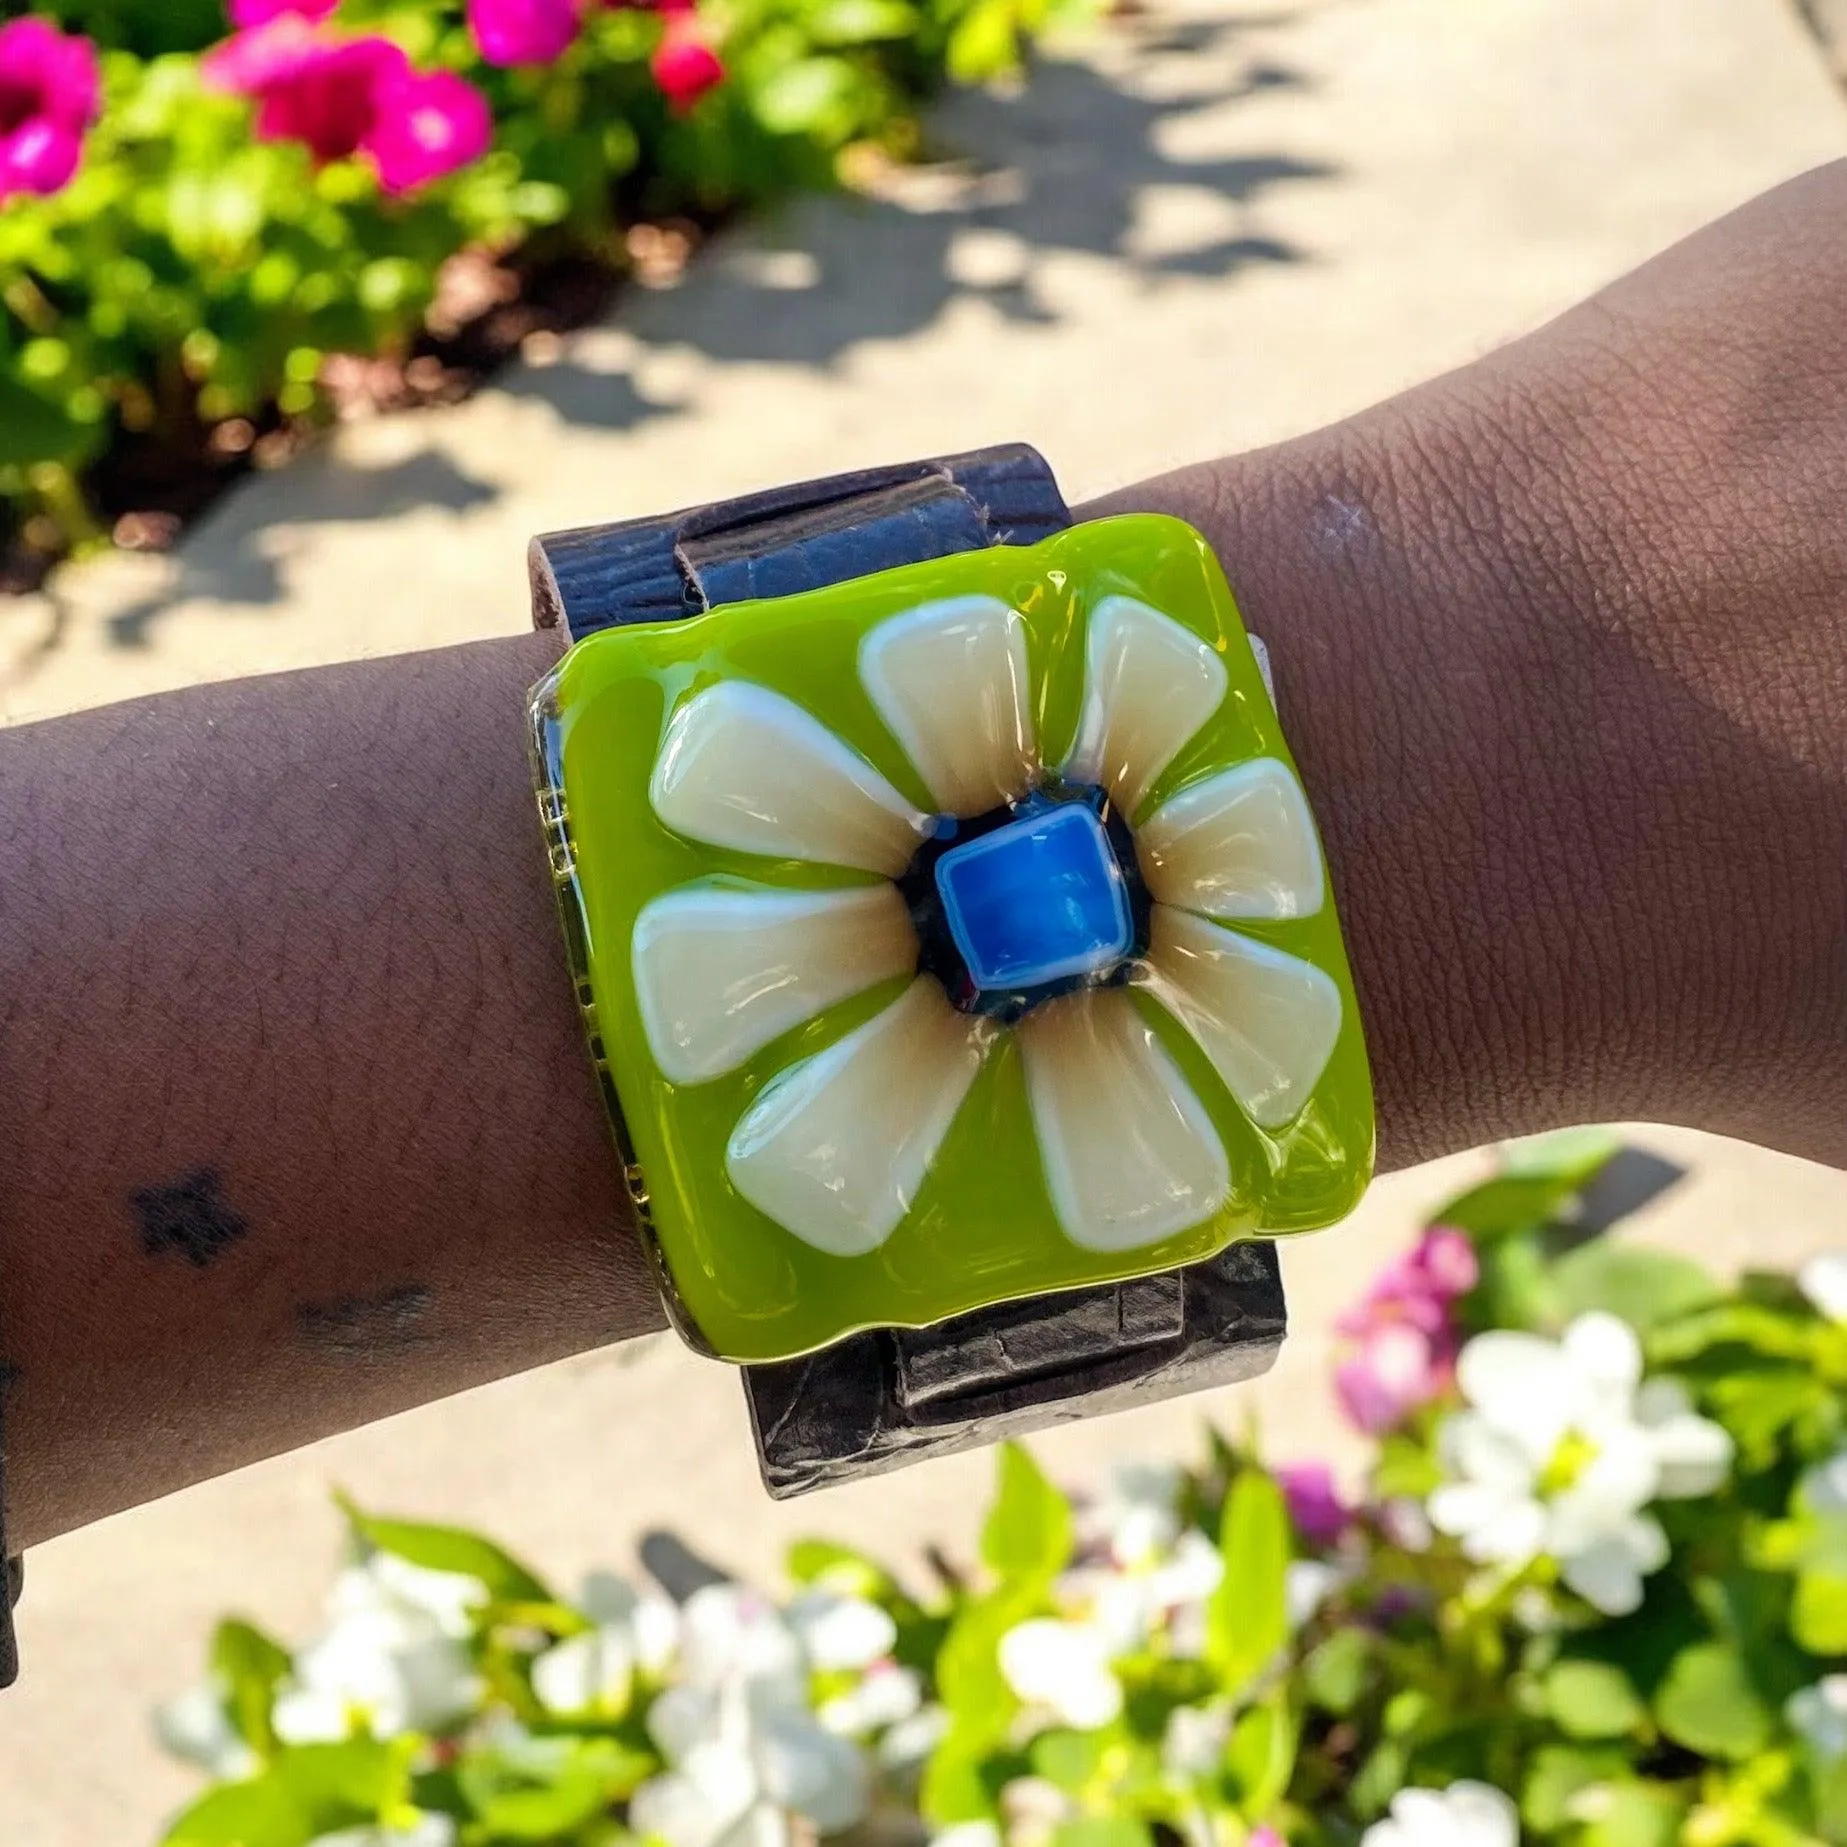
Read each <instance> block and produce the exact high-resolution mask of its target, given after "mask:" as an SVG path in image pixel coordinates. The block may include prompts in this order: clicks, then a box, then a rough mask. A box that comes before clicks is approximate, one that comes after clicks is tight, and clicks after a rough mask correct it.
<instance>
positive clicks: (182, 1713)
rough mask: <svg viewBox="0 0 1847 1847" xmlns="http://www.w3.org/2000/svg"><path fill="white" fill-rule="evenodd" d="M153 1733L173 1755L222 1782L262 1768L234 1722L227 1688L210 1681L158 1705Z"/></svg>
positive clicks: (251, 1774) (231, 1780) (254, 1772)
mask: <svg viewBox="0 0 1847 1847" xmlns="http://www.w3.org/2000/svg"><path fill="white" fill-rule="evenodd" d="M154 1735H155V1736H156V1737H157V1738H158V1739H159V1740H160V1742H161V1745H162V1747H163V1748H164V1749H165V1750H166V1751H168V1752H169V1753H170V1754H171V1755H172V1756H174V1757H177V1758H179V1759H180V1760H181V1761H182V1762H184V1763H189V1764H196V1765H197V1766H198V1767H199V1768H200V1769H201V1770H203V1771H204V1772H205V1773H206V1774H207V1775H208V1776H213V1777H216V1778H218V1779H219V1780H220V1781H221V1782H235V1781H237V1780H238V1779H240V1778H242V1777H247V1776H254V1775H255V1774H256V1772H257V1769H258V1767H259V1760H258V1758H257V1754H256V1752H254V1751H253V1750H252V1749H251V1748H250V1746H249V1745H248V1744H246V1743H245V1742H244V1738H243V1735H242V1734H241V1733H240V1732H239V1731H238V1729H237V1728H236V1726H234V1725H233V1724H232V1723H231V1715H230V1713H229V1712H228V1711H226V1709H225V1696H224V1690H223V1689H222V1688H221V1687H218V1686H216V1685H213V1684H211V1683H210V1682H207V1683H205V1684H203V1685H201V1686H197V1687H190V1688H188V1689H187V1691H186V1692H184V1693H182V1694H180V1695H179V1697H178V1698H177V1699H171V1700H169V1701H168V1702H167V1703H166V1704H165V1705H164V1706H161V1707H159V1708H157V1709H156V1711H155V1713H154Z"/></svg>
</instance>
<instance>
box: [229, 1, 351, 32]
mask: <svg viewBox="0 0 1847 1847" xmlns="http://www.w3.org/2000/svg"><path fill="white" fill-rule="evenodd" d="M339 4H340V0H227V4H226V8H225V10H226V12H228V13H229V14H230V16H231V23H232V25H234V26H236V27H237V28H238V29H239V30H240V31H247V30H248V29H249V28H251V27H252V26H266V25H268V24H269V22H270V21H271V20H272V19H285V18H295V19H306V20H322V19H325V18H326V17H327V15H328V14H329V13H331V12H332V11H333V10H334V8H335V7H337V6H338V5H339Z"/></svg>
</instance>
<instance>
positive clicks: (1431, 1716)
mask: <svg viewBox="0 0 1847 1847" xmlns="http://www.w3.org/2000/svg"><path fill="white" fill-rule="evenodd" d="M1611 1154H1612V1145H1611V1144H1610V1143H1609V1142H1608V1141H1607V1140H1605V1139H1604V1138H1601V1137H1587V1136H1583V1135H1574V1136H1571V1137H1564V1138H1557V1139H1554V1140H1551V1141H1548V1142H1546V1143H1543V1144H1537V1145H1532V1146H1529V1147H1527V1148H1524V1149H1519V1150H1516V1151H1514V1153H1513V1154H1512V1155H1511V1156H1510V1158H1509V1161H1508V1164H1507V1167H1506V1170H1505V1171H1504V1172H1503V1173H1502V1174H1501V1175H1500V1176H1499V1177H1498V1178H1496V1179H1494V1180H1492V1181H1490V1182H1489V1183H1487V1184H1486V1185H1484V1186H1481V1187H1478V1188H1476V1189H1474V1190H1473V1191H1472V1192H1470V1193H1468V1194H1466V1195H1464V1196H1463V1197H1462V1198H1460V1199H1458V1200H1455V1201H1453V1202H1452V1203H1451V1204H1450V1206H1449V1207H1448V1208H1446V1209H1445V1211H1444V1212H1443V1213H1441V1214H1440V1215H1439V1219H1438V1222H1437V1223H1436V1224H1435V1225H1433V1226H1432V1227H1430V1228H1429V1229H1427V1230H1426V1231H1425V1232H1424V1233H1423V1235H1422V1236H1421V1238H1420V1239H1419V1241H1418V1242H1417V1244H1416V1246H1415V1248H1414V1249H1413V1250H1412V1251H1411V1252H1410V1253H1409V1254H1408V1255H1407V1256H1406V1257H1404V1258H1402V1259H1401V1260H1399V1261H1398V1262H1396V1263H1394V1264H1393V1265H1392V1266H1391V1267H1390V1268H1389V1269H1388V1270H1387V1271H1386V1273H1385V1274H1384V1275H1383V1276H1381V1277H1380V1278H1379V1279H1378V1280H1377V1281H1376V1282H1375V1283H1374V1285H1373V1287H1372V1288H1371V1289H1370V1290H1369V1291H1368V1292H1367V1294H1366V1296H1365V1297H1364V1299H1363V1300H1362V1302H1361V1303H1360V1304H1359V1305H1358V1306H1357V1307H1356V1309H1355V1310H1354V1312H1353V1314H1352V1315H1351V1316H1350V1317H1349V1318H1348V1320H1347V1321H1346V1322H1345V1323H1344V1324H1343V1325H1344V1329H1345V1332H1346V1334H1347V1336H1348V1338H1349V1339H1350V1341H1351V1342H1352V1352H1351V1354H1350V1355H1349V1356H1348V1357H1347V1358H1346V1359H1345V1360H1344V1361H1343V1362H1342V1365H1341V1368H1340V1372H1339V1375H1338V1381H1339V1391H1340V1396H1341V1398H1342V1401H1343V1402H1344V1403H1345V1404H1346V1405H1347V1407H1348V1408H1349V1410H1350V1412H1351V1413H1352V1414H1353V1415H1354V1417H1355V1418H1356V1420H1357V1422H1358V1423H1359V1425H1360V1426H1361V1428H1363V1429H1364V1430H1365V1431H1367V1432H1368V1433H1369V1434H1370V1435H1371V1436H1372V1437H1373V1439H1374V1449H1373V1453H1372V1457H1371V1462H1370V1465H1369V1467H1368V1469H1367V1471H1366V1474H1365V1481H1364V1487H1363V1491H1362V1492H1360V1493H1359V1494H1357V1495H1354V1496H1352V1497H1351V1498H1349V1497H1348V1496H1347V1495H1345V1494H1344V1493H1343V1492H1342V1490H1341V1488H1340V1487H1339V1486H1338V1485H1337V1484H1336V1482H1335V1480H1334V1477H1333V1476H1332V1475H1331V1474H1330V1472H1329V1471H1328V1470H1327V1469H1326V1467H1325V1466H1323V1465H1322V1464H1320V1463H1318V1462H1316V1461H1312V1460H1311V1461H1297V1462H1293V1463H1285V1464H1280V1465H1266V1464H1265V1463H1264V1462H1263V1461H1261V1460H1260V1459H1259V1456H1258V1454H1257V1452H1256V1450H1255V1448H1254V1447H1252V1446H1251V1445H1248V1444H1232V1443H1230V1442H1228V1441H1226V1440H1225V1439H1224V1438H1222V1437H1221V1436H1219V1435H1217V1434H1213V1435H1212V1436H1211V1437H1210V1453H1209V1455H1208V1456H1207V1458H1206V1460H1205V1462H1204V1463H1203V1464H1202V1465H1201V1466H1200V1467H1198V1468H1197V1469H1194V1470H1191V1471H1182V1470H1180V1469H1177V1468H1167V1467H1162V1466H1154V1465H1140V1466H1133V1467H1127V1468H1124V1469H1122V1470H1120V1471H1119V1472H1118V1474H1117V1477H1116V1480H1115V1484H1114V1486H1113V1487H1112V1488H1111V1489H1110V1491H1109V1492H1108V1493H1107V1494H1106V1495H1105V1496H1103V1497H1102V1498H1101V1499H1099V1500H1098V1501H1096V1502H1095V1503H1093V1504H1088V1505H1080V1506H1077V1507H1074V1506H1073V1505H1072V1504H1071V1502H1070V1501H1068V1500H1067V1499H1066V1497H1065V1496H1064V1495H1063V1494H1061V1493H1060V1492H1059V1491H1058V1490H1057V1489H1056V1488H1055V1487H1054V1486H1053V1485H1052V1484H1051V1483H1050V1482H1049V1481H1047V1480H1046V1478H1045V1477H1044V1476H1043V1475H1042V1474H1041V1473H1040V1471H1039V1470H1038V1468H1037V1467H1036V1466H1035V1465H1034V1463H1033V1462H1032V1460H1031V1458H1030V1457H1029V1455H1028V1454H1027V1452H1026V1451H1024V1450H1022V1449H1019V1448H1017V1447H1008V1448H1004V1449H1002V1450H1001V1451H1000V1452H999V1458H998V1486H997V1492H996V1496H995V1500H994V1503H993V1506H992V1508H991V1510H990V1512H989V1514H988V1516H987V1521H986V1525H985V1527H984V1529H983V1533H982V1539H981V1557H980V1561H979V1564H978V1565H976V1566H974V1567H972V1568H970V1569H969V1570H967V1571H962V1570H959V1569H953V1568H950V1567H948V1566H947V1565H945V1566H943V1567H941V1568H940V1570H939V1581H938V1582H937V1583H936V1584H935V1585H934V1586H933V1587H932V1588H931V1589H930V1590H928V1591H927V1592H919V1591H916V1590H914V1589H912V1588H907V1587H906V1586H904V1585H902V1584H900V1582H899V1581H898V1580H897V1579H896V1578H895V1577H894V1576H893V1575H892V1574H891V1573H890V1572H889V1571H888V1570H887V1569H886V1568H885V1567H884V1566H883V1565H882V1564H881V1563H880V1562H878V1561H877V1560H874V1559H871V1558H867V1557H865V1556H862V1555H861V1554H859V1553H857V1552H854V1551H851V1550H849V1549H847V1548H845V1547H843V1546H840V1545H836V1544H833V1543H831V1542H829V1541H826V1540H811V1541H807V1542H804V1543H802V1544H800V1545H797V1546H796V1547H795V1548H794V1549H793V1551H792V1553H791V1555H790V1559H789V1572H790V1577H791V1579H792V1580H793V1583H794V1586H795V1589H794V1593H793V1595H792V1596H790V1597H789V1598H787V1599H786V1600H783V1601H777V1600H775V1599H773V1598H772V1597H770V1596H769V1595H767V1594H765V1593H763V1592H760V1591H757V1590H753V1589H750V1588H747V1587H744V1586H740V1585H735V1584H718V1585H713V1586H711V1587H708V1588H705V1589H701V1590H698V1591H696V1592H695V1593H694V1594H693V1595H692V1596H691V1597H689V1598H688V1599H687V1600H686V1601H685V1602H684V1603H683V1604H678V1605H676V1604H675V1603H673V1602H672V1601H670V1600H669V1599H668V1598H667V1597H665V1596H664V1595H662V1594H661V1593H660V1592H658V1591H655V1590H647V1589H642V1590H638V1589H636V1588H634V1587H633V1586H631V1585H629V1584H627V1583H625V1582H623V1581H621V1580H619V1579H617V1578H614V1577H610V1576H607V1575H603V1574H597V1575H595V1576H593V1577H592V1578H591V1579H590V1580H589V1581H588V1582H587V1583H586V1584H585V1585H584V1586H583V1588H582V1590H581V1591H580V1592H579V1594H578V1595H576V1596H575V1597H572V1598H568V1599H567V1598H564V1597H562V1596H560V1595H559V1594H558V1593H557V1592H556V1591H555V1590H553V1589H552V1588H551V1587H549V1586H547V1585H546V1584H545V1583H543V1582H542V1581H541V1580H540V1579H539V1578H538V1577H537V1576H536V1575H535V1574H534V1573H533V1572H532V1571H531V1570H530V1569H529V1568H528V1567H526V1566H525V1565H523V1564H521V1563H519V1562H518V1561H517V1560H515V1559H513V1558H511V1557H510V1556H509V1555H508V1554H506V1553H505V1552H503V1551H501V1550H500V1549H499V1548H498V1547H496V1546H494V1545H492V1544H491V1543H489V1542H488V1541H486V1540H484V1539H482V1538H479V1537H477V1536H475V1535H473V1534H468V1533H463V1532H459V1531H455V1530H452V1529H445V1528H436V1527H428V1526H416V1525H409V1524H405V1523H401V1522H395V1521H388V1520H380V1519H375V1518H373V1517H371V1516H369V1515H366V1514H364V1513H361V1512H359V1511H358V1510H357V1509H349V1516H350V1522H351V1544H352V1558H351V1562H350V1563H349V1564H348V1566H347V1568H346V1569H345V1570H344V1571H343V1572H342V1574H341V1576H340V1577H339V1579H338V1581H337V1583H336V1585H335V1589H334V1594H333V1598H332V1603H331V1610H330V1617H331V1620H330V1625H329V1627H328V1628H327V1630H326V1631H325V1632H324V1633H323V1634H322V1635H321V1636H320V1637H318V1638H317V1639H316V1640H314V1641H312V1642H310V1643H309V1644H307V1645H306V1646H305V1647H301V1648H297V1649H294V1650H291V1649H288V1648H285V1647H284V1646H282V1645H281V1644H279V1643H278V1642H276V1641H274V1640H272V1639H271V1638H269V1637H267V1636H265V1635H262V1634H260V1633H259V1632H258V1631H257V1630H255V1629H254V1628H252V1627H250V1626H249V1625H248V1624H245V1623H242V1622H239V1621H235V1620H233V1621H227V1622H226V1623H225V1624H223V1625H222V1626H221V1627H220V1629H219V1631H218V1634H217V1637H216V1639H215V1641H214V1643H213V1647H212V1653H211V1672H210V1676H209V1678H208V1680H207V1681H206V1683H205V1684H203V1685H202V1686H200V1687H198V1688H196V1689H195V1690H194V1691H193V1692H192V1693H191V1694H188V1695H187V1696H185V1698H183V1699H182V1700H180V1701H178V1702H177V1703H176V1704H175V1705H173V1706H171V1707H169V1708H167V1709H166V1710H165V1711H164V1712H163V1713H162V1715H161V1717H160V1726H161V1731H162V1735H163V1737H164V1739H165V1740H166V1742H167V1743H168V1745H169V1747H170V1748H172V1749H173V1750H175V1751H176V1752H177V1753H178V1754H180V1755H182V1756H184V1757H186V1758H188V1759H190V1760H192V1761H194V1762H196V1763H199V1764H201V1765H203V1766H204V1767H205V1768H206V1769H207V1770H208V1771H209V1772H210V1773H211V1774H212V1775H213V1776H214V1777H215V1778H216V1779H218V1781H217V1783H216V1786H215V1787H214V1788H212V1789H211V1790H210V1791H208V1792H207V1793H206V1794H205V1795H204V1796H203V1797H202V1798H201V1800H200V1801H199V1802H198V1803H197V1804H196V1805H195V1806H193V1807H192V1808H190V1809H189V1810H188V1811H187V1812H186V1813H185V1814H184V1815H182V1816H181V1817H180V1818H179V1819H178V1820H177V1821H176V1822H175V1823H174V1824H173V1827H172V1829H171V1830H170V1832H169V1833H168V1835H167V1836H166V1840H167V1842H168V1843H169V1844H170V1847H229V1844H230V1843H233V1842H235V1843H242V1844H243V1847H305V1844H306V1843H308V1842H310V1841H318V1842H320V1843H322V1847H330V1844H331V1843H334V1842H338V1843H340V1847H385V1844H386V1843H400V1844H402V1843H413V1844H414V1847H454V1844H455V1843H465V1844H468V1847H489V1844H498V1843H503V1842H514V1841H544V1842H554V1843H570V1844H573V1847H598V1844H601V1843H611V1842H618V1841H624V1840H629V1839H633V1838H636V1837H644V1838H649V1839H656V1840H659V1841H661V1842H663V1843H666V1847H784V1844H786V1843H791V1842H795V1841H800V1840H812V1839H813V1838H815V1837H816V1836H828V1837H836V1836H837V1837H842V1838H850V1839H853V1840H855V1841H865V1842H871V1841H875V1840H876V1841H880V1842H893V1843H895V1842H903V1841H919V1842H921V1841H925V1840H931V1841H933V1842H935V1843H937V1844H938V1847H1155V1843H1162V1844H1165V1847H1172V1844H1176V1843H1187V1844H1188V1847H1245V1844H1246V1843H1248V1844H1249V1847H1282V1843H1284V1842H1289V1843H1307V1844H1311V1847H1324V1844H1325V1847H1337V1844H1342V1843H1355V1842H1357V1843H1363V1847H1514V1843H1515V1842H1516V1841H1517V1840H1518V1839H1521V1838H1525V1839H1528V1840H1532V1841H1546V1842H1558V1843H1562V1844H1564V1847H1676V1844H1678V1847H1733V1844H1734V1843H1736V1844H1738V1847H1747V1844H1748V1847H1804V1843H1811V1842H1819V1841H1839V1840H1841V1839H1843V1838H1847V1254H1839V1255H1831V1256H1825V1257H1821V1258H1818V1259H1815V1260H1814V1261H1812V1262H1811V1263H1809V1264H1808V1265H1806V1266H1805V1267H1804V1269H1803V1270H1802V1272H1801V1273H1800V1275H1799V1276H1797V1277H1794V1278H1790V1277H1786V1276H1781V1275H1765V1274H1754V1275H1748V1276H1746V1277H1745V1278H1744V1280H1743V1281H1742V1282H1741V1283H1740V1284H1739V1285H1738V1286H1737V1287H1736V1288H1721V1287H1719V1286H1718V1285H1717V1284H1715V1283H1714V1282H1713V1281H1712V1279H1711V1278H1709V1277H1708V1276H1707V1275H1705V1273H1704V1272H1702V1271H1701V1270H1700V1269H1699V1268H1697V1267H1696V1266H1695V1265H1693V1264H1690V1263H1688V1262H1685V1261H1684V1260H1682V1259H1679V1258H1676V1257H1673V1256H1669V1255H1666V1254H1664V1253H1660V1252H1656V1251H1650V1250H1647V1249H1643V1248H1640V1247H1636V1246H1632V1245H1629V1244H1626V1243H1624V1242H1622V1241H1620V1240H1610V1239H1605V1238H1598V1239H1586V1238H1585V1237H1584V1236H1583V1235H1582V1234H1581V1233H1580V1232H1577V1231H1574V1229H1573V1219H1574V1215H1575V1209H1576V1205H1577V1201H1578V1197H1579V1195H1580V1192H1581V1190H1582V1189H1583V1188H1584V1187H1585V1186H1586V1185H1587V1184H1589V1183H1590V1181H1591V1180H1592V1179H1594V1178H1595V1176H1596V1175H1597V1173H1598V1172H1599V1171H1600V1169H1601V1168H1602V1167H1603V1166H1604V1164H1605V1162H1606V1161H1607V1160H1608V1159H1609V1158H1610V1156H1611ZM1331 1235H1334V1236H1339V1233H1338V1232H1335V1233H1333V1234H1331ZM815 1511H816V1515H817V1519H818V1520H820V1521H822V1522H824V1521H825V1517H826V1503H825V1502H821V1503H819V1504H818V1505H817V1507H816V1510H815Z"/></svg>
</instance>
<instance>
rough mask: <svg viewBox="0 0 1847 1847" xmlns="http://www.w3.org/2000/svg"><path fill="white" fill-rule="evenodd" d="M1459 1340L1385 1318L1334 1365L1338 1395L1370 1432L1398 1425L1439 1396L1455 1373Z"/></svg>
mask: <svg viewBox="0 0 1847 1847" xmlns="http://www.w3.org/2000/svg"><path fill="white" fill-rule="evenodd" d="M1455 1360H1456V1356H1455V1342H1454V1340H1453V1339H1445V1338H1441V1337H1436V1338H1433V1337H1432V1336H1431V1335H1430V1334H1428V1333H1427V1332H1425V1330H1424V1329H1422V1328H1418V1327H1413V1326H1411V1325H1410V1324H1408V1323H1406V1322H1385V1323H1382V1324H1381V1325H1379V1326H1378V1327H1375V1328H1374V1329H1373V1330H1372V1331H1371V1332H1370V1333H1368V1334H1367V1335H1366V1336H1365V1337H1364V1339H1363V1340H1362V1341H1361V1342H1360V1349H1359V1351H1358V1352H1357V1353H1355V1354H1353V1355H1352V1356H1351V1357H1350V1358H1348V1359H1345V1360H1342V1361H1341V1363H1340V1364H1339V1365H1338V1366H1337V1367H1335V1369H1334V1395H1335V1397H1337V1398H1338V1399H1339V1400H1340V1408H1341V1409H1342V1410H1343V1411H1345V1412H1346V1414H1347V1416H1348V1418H1349V1420H1350V1421H1351V1422H1352V1423H1353V1424H1354V1425H1355V1426H1356V1427H1357V1428H1358V1429H1360V1430H1363V1431H1365V1432H1366V1434H1367V1435H1368V1436H1379V1435H1382V1434H1383V1433H1384V1432H1385V1431H1387V1430H1395V1429H1397V1427H1398V1426H1399V1425H1400V1424H1402V1423H1403V1422H1404V1420H1405V1419H1406V1418H1407V1417H1409V1416H1410V1415H1411V1413H1412V1412H1413V1411H1416V1410H1419V1409H1421V1408H1422V1407H1423V1406H1424V1405H1427V1404H1430V1403H1432V1402H1433V1401H1434V1400H1436V1399H1438V1398H1441V1397H1442V1395H1443V1394H1444V1392H1445V1391H1447V1390H1448V1389H1449V1383H1450V1380H1451V1379H1452V1378H1453V1377H1454V1376H1455Z"/></svg>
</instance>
